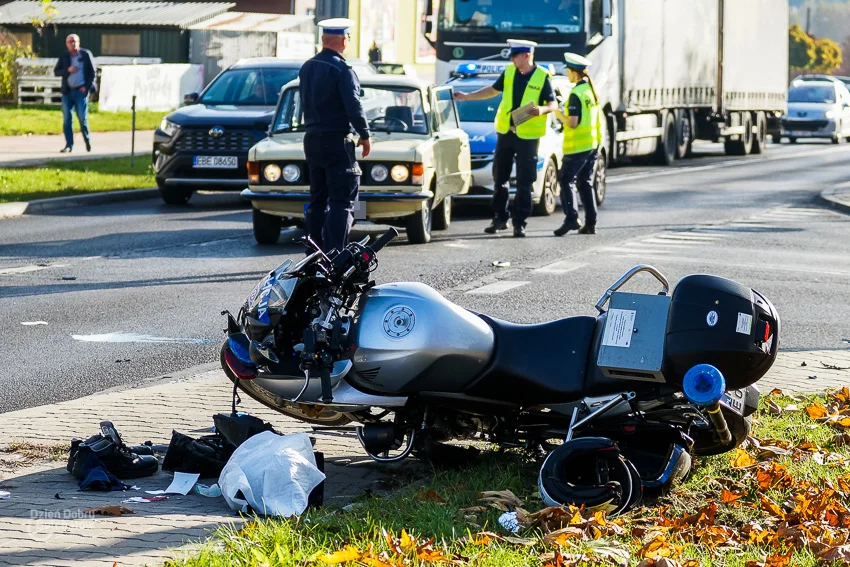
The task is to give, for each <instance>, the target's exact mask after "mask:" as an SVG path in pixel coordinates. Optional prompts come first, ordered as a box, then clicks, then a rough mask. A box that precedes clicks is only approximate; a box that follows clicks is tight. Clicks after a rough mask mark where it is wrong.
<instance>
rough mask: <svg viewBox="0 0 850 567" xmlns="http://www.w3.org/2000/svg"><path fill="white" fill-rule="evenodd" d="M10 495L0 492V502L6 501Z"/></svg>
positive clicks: (4, 491) (7, 492)
mask: <svg viewBox="0 0 850 567" xmlns="http://www.w3.org/2000/svg"><path fill="white" fill-rule="evenodd" d="M11 495H12V494H11V493H10V492H9V491H8V490H0V500H6V499H8V498H9V497H10V496H11Z"/></svg>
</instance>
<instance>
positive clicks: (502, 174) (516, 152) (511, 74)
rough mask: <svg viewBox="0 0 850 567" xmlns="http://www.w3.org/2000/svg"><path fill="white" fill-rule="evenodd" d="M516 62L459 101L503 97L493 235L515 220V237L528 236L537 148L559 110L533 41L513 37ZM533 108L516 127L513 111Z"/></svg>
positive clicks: (495, 169)
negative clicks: (514, 181) (549, 120)
mask: <svg viewBox="0 0 850 567" xmlns="http://www.w3.org/2000/svg"><path fill="white" fill-rule="evenodd" d="M508 45H510V48H511V54H510V58H511V63H512V65H508V66H507V67H506V68H505V71H504V73H502V74H501V75H500V76H499V78H498V79H497V80H496V82H495V83H493V84H492V85H491V86H489V87H484V88H483V89H478V90H477V91H473V92H470V93H461V92H458V91H455V93H454V96H455V98H456V99H457V100H483V99H486V98H491V97H494V96H497V95H498V94H499V93H500V92H501V93H503V95H502V102H501V103H500V104H499V109H498V110H497V111H496V132H497V134H498V137H497V141H496V154H495V156H494V158H493V185H494V187H493V222H492V223H491V224H490V226H488V227H487V228H485V229H484V232H486V233H487V234H495V233H496V231H499V230H505V229H506V228H508V218H510V217H511V216H513V225H514V236H517V237H523V236H525V224H526V223H525V221H526V219H527V218H528V217H529V216H530V215H531V192H532V186H533V184H534V180H535V179H536V178H537V149H538V146H539V144H540V138H542V137H543V136H544V135H545V134H546V121H547V118H546V116H545V115H546V114H548V113H550V112H554V111H555V110H557V109H558V104H557V103H556V102H555V95H554V92H553V91H552V82H551V81H550V80H549V72H548V71H546V70H545V69H543V68H542V67H538V66H537V65H535V64H534V46H535V45H537V44H536V43H534V42H533V41H525V40H521V39H509V40H508ZM526 105H530V107H529V112H528V119H527V120H524V121H521V122H520V123H519V124H514V119H513V116H512V115H511V112H513V111H514V110H516V109H518V108H520V107H525V106H526ZM514 158H516V178H517V188H516V196H515V197H514V208H513V215H511V213H510V208H509V201H510V195H509V190H510V178H511V169H513V162H514Z"/></svg>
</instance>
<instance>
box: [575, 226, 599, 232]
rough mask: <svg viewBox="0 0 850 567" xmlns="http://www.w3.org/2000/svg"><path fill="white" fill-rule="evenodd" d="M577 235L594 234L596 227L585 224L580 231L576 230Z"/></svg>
mask: <svg viewBox="0 0 850 567" xmlns="http://www.w3.org/2000/svg"><path fill="white" fill-rule="evenodd" d="M578 233H579V234H596V225H595V224H586V225H584V226H583V227H581V228H580V229H578Z"/></svg>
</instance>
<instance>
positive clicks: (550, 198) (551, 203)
mask: <svg viewBox="0 0 850 567" xmlns="http://www.w3.org/2000/svg"><path fill="white" fill-rule="evenodd" d="M557 206H558V168H557V166H555V162H553V161H552V160H549V163H547V164H546V171H545V172H544V173H543V191H542V192H541V193H540V202H539V203H537V204H536V205H534V209H533V211H532V212H533V213H534V216H538V217H548V216H549V215H551V214H552V213H554V212H555V207H557Z"/></svg>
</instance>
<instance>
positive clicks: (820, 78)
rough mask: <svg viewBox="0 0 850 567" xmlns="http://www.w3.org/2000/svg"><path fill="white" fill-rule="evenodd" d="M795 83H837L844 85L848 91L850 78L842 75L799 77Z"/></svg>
mask: <svg viewBox="0 0 850 567" xmlns="http://www.w3.org/2000/svg"><path fill="white" fill-rule="evenodd" d="M794 80H795V81H838V82H841V83H844V86H845V87H847V88H848V89H850V77H844V76H842V75H800V76H799V77H797V78H796V79H794Z"/></svg>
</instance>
